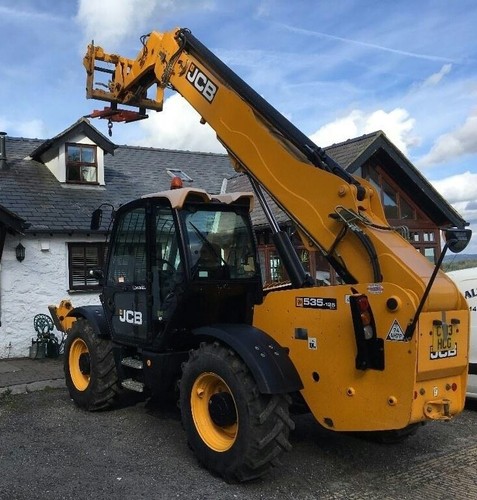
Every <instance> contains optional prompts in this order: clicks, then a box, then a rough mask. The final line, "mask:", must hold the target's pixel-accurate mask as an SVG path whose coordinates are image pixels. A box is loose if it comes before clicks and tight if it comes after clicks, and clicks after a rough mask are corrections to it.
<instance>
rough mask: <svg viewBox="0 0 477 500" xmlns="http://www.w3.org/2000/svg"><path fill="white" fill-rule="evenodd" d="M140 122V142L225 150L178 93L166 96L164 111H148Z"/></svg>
mask: <svg viewBox="0 0 477 500" xmlns="http://www.w3.org/2000/svg"><path fill="white" fill-rule="evenodd" d="M139 123H140V127H141V129H142V131H143V134H144V135H143V138H142V139H141V140H140V142H139V145H141V146H149V147H158V148H165V149H182V150H188V151H204V152H212V153H225V149H224V148H223V147H222V145H221V144H220V143H219V141H218V140H217V137H216V134H215V132H214V131H213V130H212V128H211V127H210V126H209V125H207V124H205V125H202V124H201V123H200V115H199V114H198V113H197V112H196V111H195V110H194V108H192V106H191V105H190V104H189V103H188V102H187V101H186V100H185V99H184V98H183V97H182V96H181V95H179V94H174V95H172V96H171V97H169V98H168V99H166V100H165V102H164V109H163V111H161V112H160V113H154V112H150V113H149V118H148V119H147V120H143V121H141V122H139Z"/></svg>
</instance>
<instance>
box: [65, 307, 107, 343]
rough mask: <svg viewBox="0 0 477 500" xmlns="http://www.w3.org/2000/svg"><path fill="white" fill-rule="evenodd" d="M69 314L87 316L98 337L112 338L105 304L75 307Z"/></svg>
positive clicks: (80, 316)
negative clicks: (105, 314) (104, 307)
mask: <svg viewBox="0 0 477 500" xmlns="http://www.w3.org/2000/svg"><path fill="white" fill-rule="evenodd" d="M68 316H73V317H74V318H85V319H86V320H88V322H89V323H90V325H91V326H92V327H93V331H94V334H95V335H96V336H97V337H102V338H110V337H111V334H110V332H109V328H108V324H107V322H106V317H105V316H104V311H103V306H101V305H98V306H81V307H75V308H74V309H73V310H72V311H70V312H69V313H68Z"/></svg>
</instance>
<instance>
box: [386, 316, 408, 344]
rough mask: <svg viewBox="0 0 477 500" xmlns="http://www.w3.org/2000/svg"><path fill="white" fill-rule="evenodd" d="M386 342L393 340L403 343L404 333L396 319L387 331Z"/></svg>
mask: <svg viewBox="0 0 477 500" xmlns="http://www.w3.org/2000/svg"><path fill="white" fill-rule="evenodd" d="M386 340H394V341H395V342H404V332H403V330H402V328H401V325H400V324H399V323H398V320H397V319H395V320H394V321H393V324H392V325H391V328H390V329H389V332H388V335H387V337H386Z"/></svg>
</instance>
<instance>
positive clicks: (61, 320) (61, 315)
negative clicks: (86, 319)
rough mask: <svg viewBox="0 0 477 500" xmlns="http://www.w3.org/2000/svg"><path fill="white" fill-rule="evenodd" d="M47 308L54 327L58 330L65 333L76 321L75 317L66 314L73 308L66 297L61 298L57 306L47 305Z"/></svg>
mask: <svg viewBox="0 0 477 500" xmlns="http://www.w3.org/2000/svg"><path fill="white" fill-rule="evenodd" d="M48 310H49V311H50V314H51V317H52V319H53V323H54V324H55V327H56V329H57V330H58V331H60V332H65V333H67V332H68V330H70V329H71V327H72V326H73V323H74V322H75V321H76V318H75V317H73V316H68V313H69V312H70V311H72V310H73V306H72V304H71V301H69V300H67V299H65V300H62V301H61V302H60V303H59V305H58V306H55V305H50V306H48Z"/></svg>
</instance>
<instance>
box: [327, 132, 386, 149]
mask: <svg viewBox="0 0 477 500" xmlns="http://www.w3.org/2000/svg"><path fill="white" fill-rule="evenodd" d="M381 135H383V136H385V135H386V134H385V133H384V132H383V131H382V130H376V131H375V132H370V133H369V134H363V135H360V136H359V137H353V138H352V139H346V141H342V142H335V143H333V144H331V145H330V146H326V147H325V148H323V149H331V148H338V147H342V146H344V145H346V144H353V143H354V142H359V141H363V140H365V139H369V138H371V137H376V138H377V137H379V136H381Z"/></svg>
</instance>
